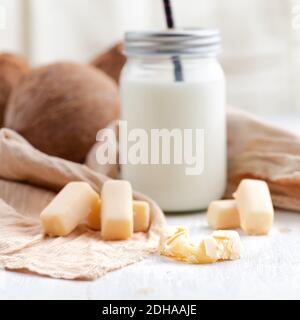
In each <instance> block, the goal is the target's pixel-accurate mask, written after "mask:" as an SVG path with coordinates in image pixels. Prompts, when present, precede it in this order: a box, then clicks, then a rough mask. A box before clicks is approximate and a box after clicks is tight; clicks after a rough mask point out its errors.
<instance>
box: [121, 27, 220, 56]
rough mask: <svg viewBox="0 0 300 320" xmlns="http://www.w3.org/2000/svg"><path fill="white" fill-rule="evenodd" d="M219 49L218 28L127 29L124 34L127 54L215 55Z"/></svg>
mask: <svg viewBox="0 0 300 320" xmlns="http://www.w3.org/2000/svg"><path fill="white" fill-rule="evenodd" d="M220 49H221V37H220V33H219V30H218V29H205V28H198V29H169V30H162V31H129V32H126V34H125V46H124V53H125V55H127V56H185V55H188V56H190V55H197V56H203V57H212V56H216V55H217V54H218V53H219V52H220Z"/></svg>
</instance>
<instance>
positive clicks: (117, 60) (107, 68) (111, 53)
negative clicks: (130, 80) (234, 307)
mask: <svg viewBox="0 0 300 320" xmlns="http://www.w3.org/2000/svg"><path fill="white" fill-rule="evenodd" d="M126 60H127V59H126V57H125V55H124V54H123V42H118V43H117V44H116V45H114V46H113V47H112V48H110V49H108V50H107V51H105V52H103V53H102V54H100V55H98V56H97V57H96V58H95V59H94V60H93V61H92V62H91V64H92V65H93V66H94V67H96V68H97V69H100V70H102V71H104V72H105V73H106V74H108V75H109V76H110V77H112V78H113V79H115V81H116V82H117V83H119V79H120V74H121V71H122V68H123V66H124V65H125V63H126Z"/></svg>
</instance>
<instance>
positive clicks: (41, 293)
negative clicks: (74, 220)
mask: <svg viewBox="0 0 300 320" xmlns="http://www.w3.org/2000/svg"><path fill="white" fill-rule="evenodd" d="M299 119H300V117H298V118H295V117H290V120H289V121H283V118H282V117H279V118H278V119H276V118H273V119H272V120H274V122H277V123H281V124H282V125H283V126H284V127H286V128H289V129H292V130H295V131H298V130H299V127H300V126H299ZM168 221H169V223H170V224H173V225H184V226H186V227H188V228H189V230H190V232H191V235H192V236H193V237H195V240H196V239H197V238H200V237H201V236H203V235H206V234H208V233H210V232H211V230H209V229H208V227H207V223H206V216H205V214H204V213H197V214H189V215H173V216H168ZM241 238H242V242H243V246H244V252H243V257H242V259H240V260H238V261H233V262H224V263H217V264H214V265H186V264H183V263H177V262H174V261H170V260H168V259H166V258H164V257H160V256H158V255H153V256H150V257H149V258H147V259H145V260H144V261H142V262H140V263H137V264H134V265H131V266H129V267H126V268H124V269H122V270H119V271H115V272H111V273H109V274H107V275H106V276H104V277H103V278H101V279H99V280H97V281H94V282H80V281H65V280H54V279H49V278H43V277H38V276H31V275H25V274H21V273H14V272H7V271H0V299H300V212H299V213H288V212H282V211H281V212H279V211H277V212H276V215H275V225H274V228H273V230H272V232H271V234H270V235H269V236H264V237H250V236H245V235H243V234H242V233H241Z"/></svg>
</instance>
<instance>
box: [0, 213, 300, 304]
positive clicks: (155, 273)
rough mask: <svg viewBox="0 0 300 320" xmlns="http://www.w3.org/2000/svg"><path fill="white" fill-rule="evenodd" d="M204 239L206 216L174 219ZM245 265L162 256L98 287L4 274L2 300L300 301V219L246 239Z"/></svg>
mask: <svg viewBox="0 0 300 320" xmlns="http://www.w3.org/2000/svg"><path fill="white" fill-rule="evenodd" d="M168 220H169V222H170V223H171V224H174V225H185V226H187V227H188V228H189V230H190V232H191V235H192V236H194V237H195V240H196V239H197V238H200V237H201V236H202V235H205V234H208V233H210V232H211V230H209V229H208V227H207V226H206V218H205V214H203V213H197V214H189V215H178V216H169V217H168ZM241 237H242V242H243V246H244V252H243V257H242V259H240V260H238V261H233V262H223V263H217V264H214V265H187V264H184V263H177V262H174V261H171V260H168V259H167V258H164V257H160V256H158V255H153V256H150V257H149V258H147V259H145V260H144V261H142V262H140V263H137V264H134V265H131V266H129V267H126V268H124V269H122V270H119V271H114V272H111V273H109V274H107V275H106V276H104V277H103V278H101V279H99V280H97V281H94V282H80V281H65V280H54V279H48V278H43V277H38V276H31V275H24V274H20V273H13V272H5V271H0V299H244V298H245V299H248V298H249V299H264V298H272V299H300V214H297V213H287V212H276V216H275V226H274V228H273V230H272V232H271V234H270V235H269V236H263V237H250V236H245V235H243V234H242V233H241Z"/></svg>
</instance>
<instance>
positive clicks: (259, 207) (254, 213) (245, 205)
mask: <svg viewBox="0 0 300 320" xmlns="http://www.w3.org/2000/svg"><path fill="white" fill-rule="evenodd" d="M234 197H235V199H236V202H237V208H238V210H239V213H240V220H241V227H242V229H243V230H244V231H245V232H246V233H248V234H251V235H265V234H268V233H269V231H270V230H271V228H272V225H273V219H274V208H273V204H272V199H271V194H270V190H269V187H268V185H267V183H266V182H265V181H262V180H251V179H245V180H243V181H242V182H241V183H240V185H239V187H238V189H237V192H236V193H235V195H234Z"/></svg>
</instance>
